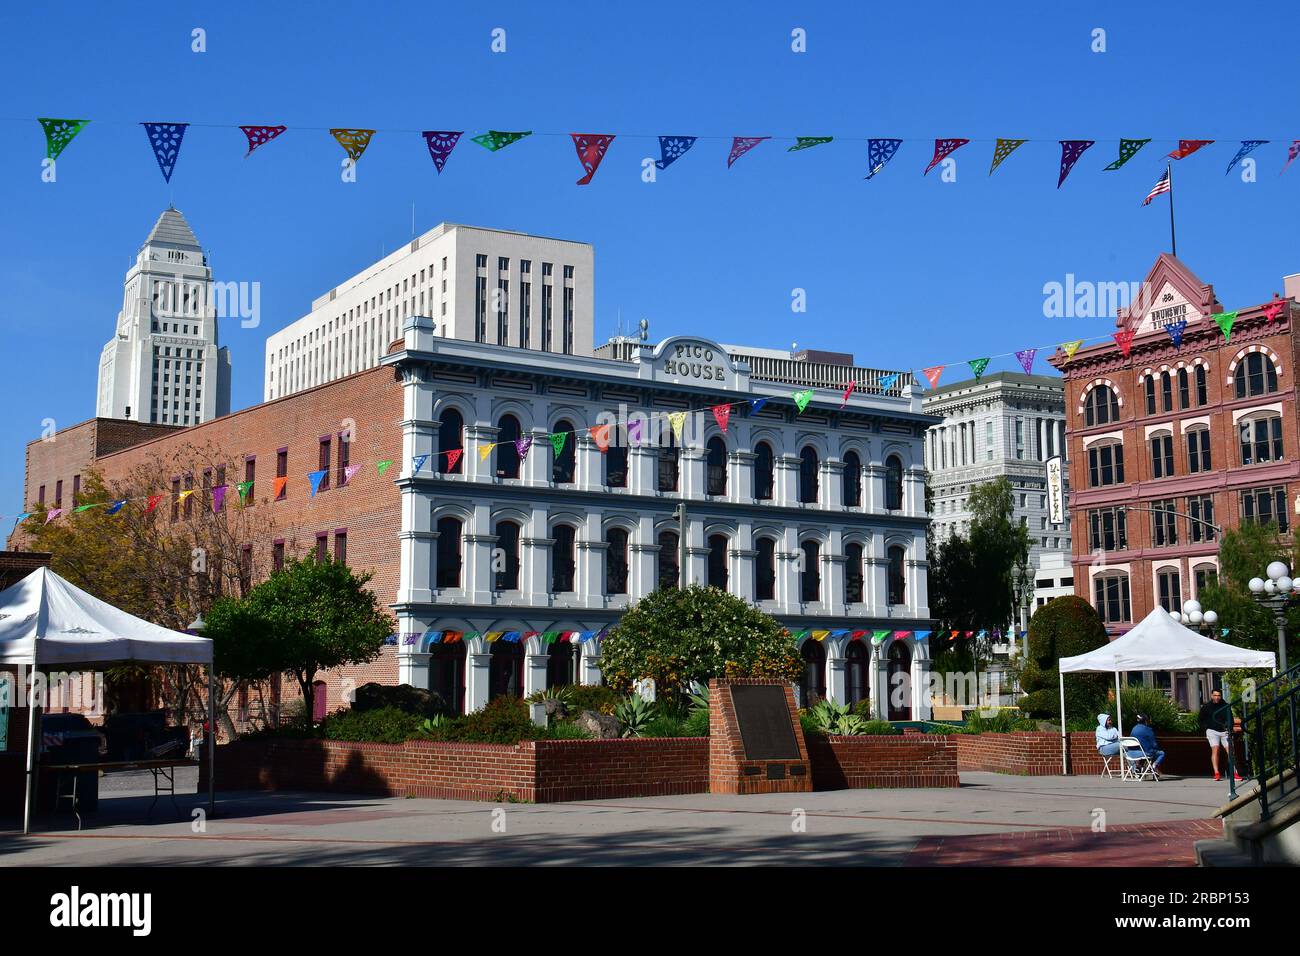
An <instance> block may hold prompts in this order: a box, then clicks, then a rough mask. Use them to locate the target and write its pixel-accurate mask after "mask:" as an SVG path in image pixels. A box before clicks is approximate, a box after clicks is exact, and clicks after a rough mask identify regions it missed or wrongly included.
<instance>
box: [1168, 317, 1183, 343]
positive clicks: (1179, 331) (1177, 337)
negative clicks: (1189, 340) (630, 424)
mask: <svg viewBox="0 0 1300 956" xmlns="http://www.w3.org/2000/svg"><path fill="white" fill-rule="evenodd" d="M1186 328H1187V320H1186V319H1179V320H1178V321H1177V322H1170V323H1169V324H1168V325H1166V326H1165V331H1166V332H1168V333H1169V338H1170V339H1172V340H1173V343H1174V348H1178V347H1180V346H1181V345H1182V344H1183V332H1184V330H1185V329H1186Z"/></svg>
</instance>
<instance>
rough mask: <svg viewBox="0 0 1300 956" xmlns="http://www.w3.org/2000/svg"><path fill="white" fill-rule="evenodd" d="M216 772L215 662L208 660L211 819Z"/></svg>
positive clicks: (210, 816)
mask: <svg viewBox="0 0 1300 956" xmlns="http://www.w3.org/2000/svg"><path fill="white" fill-rule="evenodd" d="M216 772H217V688H216V662H215V661H209V662H208V818H209V819H211V818H212V815H213V813H214V811H215V810H216V807H217V796H216V781H215V780H214V779H213V775H214V774H215V773H216Z"/></svg>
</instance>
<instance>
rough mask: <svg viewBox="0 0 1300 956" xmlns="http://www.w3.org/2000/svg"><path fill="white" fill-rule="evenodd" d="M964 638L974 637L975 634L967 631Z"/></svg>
mask: <svg viewBox="0 0 1300 956" xmlns="http://www.w3.org/2000/svg"><path fill="white" fill-rule="evenodd" d="M966 636H967V637H974V636H975V632H974V631H967V632H966Z"/></svg>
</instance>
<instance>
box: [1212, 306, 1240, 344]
mask: <svg viewBox="0 0 1300 956" xmlns="http://www.w3.org/2000/svg"><path fill="white" fill-rule="evenodd" d="M1214 321H1215V323H1216V324H1217V325H1218V326H1219V329H1220V330H1221V331H1222V332H1223V341H1224V343H1225V344H1226V343H1228V342H1231V341H1232V323H1233V322H1236V321H1237V313H1236V312H1220V313H1219V314H1218V315H1216V316H1215V317H1214Z"/></svg>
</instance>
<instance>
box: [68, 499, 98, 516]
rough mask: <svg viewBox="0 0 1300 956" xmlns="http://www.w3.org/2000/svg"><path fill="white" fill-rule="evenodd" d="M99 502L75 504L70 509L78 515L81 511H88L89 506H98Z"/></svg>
mask: <svg viewBox="0 0 1300 956" xmlns="http://www.w3.org/2000/svg"><path fill="white" fill-rule="evenodd" d="M100 504H102V502H96V503H95V504H89V505H77V507H75V508H73V509H72V513H73V514H74V515H79V514H81V513H82V512H83V511H89V510H90V509H91V508H98V507H99V505H100Z"/></svg>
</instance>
